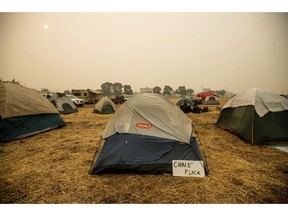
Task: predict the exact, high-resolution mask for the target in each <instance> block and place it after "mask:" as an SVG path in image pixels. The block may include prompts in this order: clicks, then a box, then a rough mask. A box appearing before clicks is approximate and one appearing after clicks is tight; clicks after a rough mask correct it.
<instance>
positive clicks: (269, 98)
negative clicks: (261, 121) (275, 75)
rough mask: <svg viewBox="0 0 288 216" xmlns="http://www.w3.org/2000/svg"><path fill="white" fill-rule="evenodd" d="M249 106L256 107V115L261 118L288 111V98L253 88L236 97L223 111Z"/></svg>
mask: <svg viewBox="0 0 288 216" xmlns="http://www.w3.org/2000/svg"><path fill="white" fill-rule="evenodd" d="M249 105H252V106H254V107H255V110H256V113H257V114H258V115H259V116H260V117H263V116H264V115H266V114H267V113H268V112H279V111H284V110H288V100H287V99H286V98H284V97H281V96H280V95H277V94H274V93H271V92H267V91H264V90H261V89H258V88H251V89H248V90H246V91H244V92H242V93H240V94H238V95H236V96H234V97H233V98H231V99H230V100H229V101H228V102H227V103H226V104H225V105H224V106H223V107H222V110H223V109H227V108H231V107H233V108H235V107H240V106H249Z"/></svg>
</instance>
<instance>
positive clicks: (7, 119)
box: [0, 82, 65, 142]
mask: <svg viewBox="0 0 288 216" xmlns="http://www.w3.org/2000/svg"><path fill="white" fill-rule="evenodd" d="M0 115H1V118H0V142H7V141H10V140H14V139H19V138H24V137H27V136H31V135H34V134H37V133H40V132H43V131H47V130H51V129H54V128H57V127H61V126H64V125H65V122H64V120H63V119H62V118H61V117H60V115H59V112H58V110H57V109H56V108H55V107H54V106H53V104H52V103H50V102H49V101H48V100H47V99H45V98H44V97H43V96H42V95H41V94H40V93H38V92H36V91H34V90H32V89H29V88H26V87H22V86H19V85H16V84H12V83H4V82H0Z"/></svg>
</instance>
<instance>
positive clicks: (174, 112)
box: [102, 93, 192, 143]
mask: <svg viewBox="0 0 288 216" xmlns="http://www.w3.org/2000/svg"><path fill="white" fill-rule="evenodd" d="M116 133H130V134H140V135H148V136H155V137H162V138H166V139H172V140H177V141H180V142H183V143H189V142H190V138H191V134H192V122H191V120H190V119H189V118H188V117H187V116H186V114H185V113H183V112H182V111H181V109H179V107H177V106H176V105H175V104H173V103H172V102H170V101H169V100H168V99H167V98H165V97H163V96H160V95H156V94H152V93H145V94H138V95H135V96H133V97H131V98H130V99H129V100H128V101H126V102H125V103H124V104H122V105H121V107H120V108H119V109H118V111H117V112H116V113H115V114H114V115H113V116H112V118H111V119H110V121H109V123H108V125H107V126H106V128H105V130H104V131H103V133H102V138H103V139H106V138H107V137H109V136H111V135H113V134H116Z"/></svg>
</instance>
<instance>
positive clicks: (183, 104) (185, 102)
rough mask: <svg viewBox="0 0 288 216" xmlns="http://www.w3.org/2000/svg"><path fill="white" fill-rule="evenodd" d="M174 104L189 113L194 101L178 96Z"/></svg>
mask: <svg viewBox="0 0 288 216" xmlns="http://www.w3.org/2000/svg"><path fill="white" fill-rule="evenodd" d="M176 105H177V106H178V107H180V109H181V110H182V111H183V112H184V113H189V112H191V111H192V109H193V107H194V103H193V102H192V101H191V100H190V99H189V98H187V97H182V98H180V99H179V100H178V101H177V102H176Z"/></svg>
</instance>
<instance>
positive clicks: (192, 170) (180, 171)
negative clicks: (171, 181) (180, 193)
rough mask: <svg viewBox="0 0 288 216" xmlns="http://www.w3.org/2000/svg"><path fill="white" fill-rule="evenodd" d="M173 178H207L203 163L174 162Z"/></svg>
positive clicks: (189, 161) (190, 161)
mask: <svg viewBox="0 0 288 216" xmlns="http://www.w3.org/2000/svg"><path fill="white" fill-rule="evenodd" d="M172 171H173V176H186V177H205V170H204V163H203V161H192V160H172Z"/></svg>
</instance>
